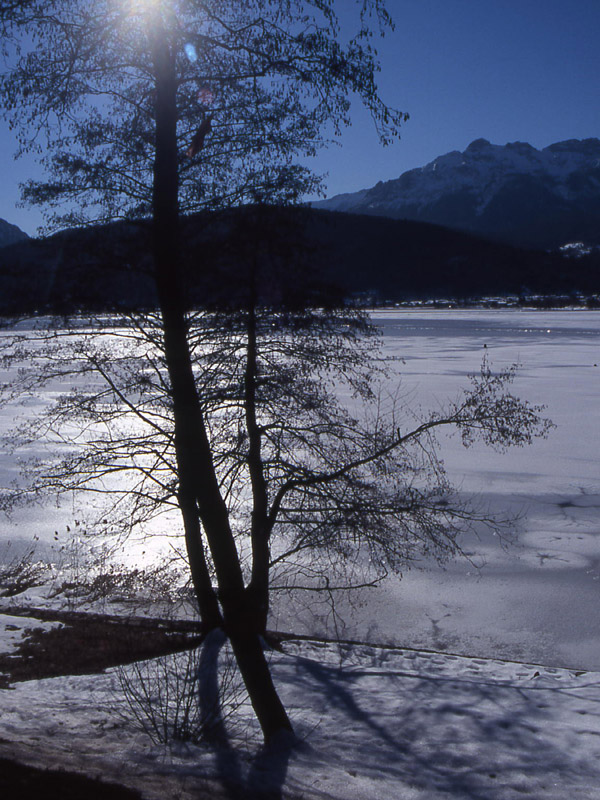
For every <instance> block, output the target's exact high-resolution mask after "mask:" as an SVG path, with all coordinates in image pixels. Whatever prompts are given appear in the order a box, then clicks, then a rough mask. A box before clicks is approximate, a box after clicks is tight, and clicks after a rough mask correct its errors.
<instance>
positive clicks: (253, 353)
mask: <svg viewBox="0 0 600 800" xmlns="http://www.w3.org/2000/svg"><path fill="white" fill-rule="evenodd" d="M255 272H256V270H255V269H254V270H253V271H252V274H251V277H250V280H251V286H250V297H249V301H248V308H247V311H246V336H247V344H246V371H245V376H244V406H245V411H246V430H247V432H248V469H249V473H250V482H251V484H252V523H251V541H252V577H251V580H250V585H249V586H248V589H247V591H246V596H247V603H248V606H249V608H250V609H251V614H252V617H251V620H250V624H251V625H252V626H253V627H254V629H255V630H256V631H257V632H258V633H260V634H262V635H264V634H265V633H266V630H267V618H268V615H269V566H270V560H271V554H270V549H269V532H268V513H269V505H268V503H269V501H268V494H267V483H266V480H265V473H264V464H263V460H262V433H261V429H260V426H259V423H258V419H257V415H256V391H257V380H258V345H257V320H256V304H257V297H256V274H255Z"/></svg>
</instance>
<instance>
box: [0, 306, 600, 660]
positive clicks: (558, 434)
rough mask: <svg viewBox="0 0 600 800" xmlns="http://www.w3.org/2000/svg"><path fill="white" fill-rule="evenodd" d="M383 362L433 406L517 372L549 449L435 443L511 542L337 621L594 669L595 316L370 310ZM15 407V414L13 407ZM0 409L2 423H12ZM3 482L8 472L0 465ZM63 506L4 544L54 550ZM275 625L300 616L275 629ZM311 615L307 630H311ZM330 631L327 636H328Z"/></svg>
mask: <svg viewBox="0 0 600 800" xmlns="http://www.w3.org/2000/svg"><path fill="white" fill-rule="evenodd" d="M374 319H375V322H376V323H377V325H379V326H380V327H381V330H382V333H383V342H384V351H385V353H386V354H387V355H393V356H396V357H401V358H402V359H403V362H402V363H400V364H398V366H397V371H398V379H397V380H396V379H394V380H393V381H392V383H393V384H394V385H396V384H397V383H398V381H400V390H401V393H402V395H403V396H405V397H406V398H407V402H408V404H409V405H413V406H414V405H416V404H421V405H422V406H423V407H424V408H428V407H435V406H436V405H438V404H440V403H443V402H444V400H445V399H446V398H448V397H450V398H452V397H453V396H454V395H455V394H456V392H457V391H458V390H459V388H460V387H462V386H465V385H466V383H467V381H468V378H467V376H468V375H469V374H471V373H474V372H477V371H478V369H479V367H480V364H481V360H482V358H483V356H484V354H487V356H488V357H489V359H490V361H491V363H492V366H493V367H494V368H501V367H506V366H508V365H510V364H512V363H514V362H519V363H520V364H521V370H520V372H519V377H518V379H517V381H516V383H515V392H516V393H517V394H519V395H521V396H523V397H524V398H527V399H528V400H530V401H531V402H534V403H543V404H545V405H546V406H547V415H548V416H549V417H550V418H551V419H552V420H553V421H554V423H555V424H556V426H557V427H556V429H555V430H553V431H552V432H551V434H550V436H549V438H548V439H547V440H540V441H536V442H535V443H534V444H533V445H532V446H531V447H529V448H525V449H517V450H512V451H509V452H508V453H506V454H497V453H493V452H491V451H487V450H486V449H485V448H484V447H482V446H477V447H473V448H471V449H469V450H464V449H463V448H462V446H461V444H460V441H459V440H458V438H450V439H448V440H444V441H443V442H442V443H441V444H442V454H443V457H444V460H445V463H446V467H447V469H448V473H449V475H450V477H451V479H452V480H453V482H454V483H455V485H456V486H458V488H459V489H460V490H461V491H462V492H464V493H465V494H466V495H468V496H469V497H473V496H475V497H477V498H478V502H480V503H481V504H482V505H483V506H485V507H489V508H490V510H491V511H492V512H495V513H497V514H499V515H500V516H506V515H507V514H515V515H519V514H520V515H522V518H521V519H520V521H519V524H518V527H519V531H518V533H519V538H518V543H517V544H516V545H513V546H511V547H510V548H508V549H503V548H502V547H501V546H500V544H499V542H498V541H497V539H496V538H494V537H493V536H491V535H490V534H489V533H487V532H482V533H481V536H480V538H476V537H474V536H473V537H471V538H470V539H465V541H464V542H463V547H464V549H465V550H466V551H468V552H469V553H471V554H472V557H473V561H474V562H475V563H474V564H473V563H469V561H466V560H457V561H454V562H452V563H450V564H448V565H446V566H445V567H444V568H440V567H438V566H437V565H433V564H428V563H424V564H423V565H422V568H421V569H413V570H412V571H410V572H407V573H405V574H404V576H403V578H402V580H398V579H390V580H388V581H387V582H386V583H385V584H384V585H383V586H382V587H381V588H379V589H376V590H372V591H370V592H369V593H367V594H366V595H365V596H364V597H363V598H361V600H362V601H364V602H363V603H362V604H360V605H358V606H357V607H355V608H353V609H351V610H350V609H349V610H347V612H345V613H344V620H345V628H344V629H343V630H341V631H340V632H341V634H342V635H344V636H346V637H348V638H367V637H369V638H370V639H371V640H372V641H373V642H393V643H395V644H400V645H406V646H412V647H426V648H432V649H437V650H445V651H448V652H455V653H461V654H466V655H475V656H494V657H500V658H508V659H516V660H523V661H533V662H539V663H544V664H547V665H551V666H552V665H556V666H567V667H574V668H582V669H585V668H587V669H600V613H599V612H600V570H599V567H600V513H599V512H600V467H599V460H598V451H599V449H600V367H599V366H597V365H598V364H599V363H600V312H586V311H560V312H548V311H543V312H534V311H517V310H510V311H505V310H502V311H488V310H485V311H477V310H469V311H457V310H417V309H414V310H389V311H378V312H376V313H375V315H374ZM13 411H14V409H13ZM11 413H12V412H11V411H10V410H6V409H3V410H2V412H1V414H4V416H2V415H0V427H2V428H3V429H6V427H8V425H9V423H10V419H9V418H8V416H7V415H10V414H11ZM0 472H1V473H2V474H1V477H2V482H3V483H4V482H5V481H6V480H8V479H9V478H10V477H11V474H13V473H14V465H13V464H12V463H11V462H10V460H9V459H6V458H4V459H3V460H2V462H1V463H0ZM73 515H74V511H73V510H72V509H69V508H62V509H54V508H51V507H48V506H46V507H44V508H42V509H40V508H32V509H28V510H27V511H24V512H22V513H19V514H18V515H17V516H16V517H15V520H14V522H13V523H11V522H9V521H4V520H3V521H2V522H1V525H0V556H1V554H2V543H4V542H7V541H8V540H12V541H15V540H19V539H21V540H22V541H24V542H30V541H31V538H32V536H33V535H37V536H39V537H40V538H41V540H42V541H45V542H51V541H52V538H53V535H54V531H55V530H56V529H59V530H64V528H65V525H66V524H69V523H70V522H72V520H73ZM275 622H276V623H277V624H279V625H280V626H281V627H282V628H287V627H291V626H293V627H295V628H296V629H298V630H299V626H298V622H297V620H294V621H292V620H289V619H285V618H283V617H282V618H281V619H278V620H275ZM320 624H321V623H320V621H319V620H318V619H307V620H306V627H307V628H308V629H310V630H311V631H314V630H315V627H316V628H318V627H319V625H320ZM330 632H331V630H330Z"/></svg>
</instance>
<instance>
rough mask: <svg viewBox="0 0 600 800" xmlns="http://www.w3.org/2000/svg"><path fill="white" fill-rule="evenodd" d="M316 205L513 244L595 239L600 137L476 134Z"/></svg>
mask: <svg viewBox="0 0 600 800" xmlns="http://www.w3.org/2000/svg"><path fill="white" fill-rule="evenodd" d="M313 205H314V207H316V208H321V209H324V210H330V211H343V212H352V213H356V214H369V215H371V216H383V217H391V218H394V219H409V220H414V221H417V222H430V223H433V224H437V225H443V226H445V227H449V228H453V229H455V230H462V231H466V232H469V233H475V234H478V235H481V236H485V237H489V238H493V239H496V240H500V241H504V242H508V243H510V244H514V245H518V246H526V247H533V248H543V249H553V248H558V247H560V246H562V245H564V244H566V243H568V242H572V241H584V242H586V243H588V244H600V139H596V138H589V139H582V140H579V139H567V140H565V141H562V142H556V143H554V144H551V145H549V146H548V147H545V148H543V149H542V150H538V149H536V148H535V147H533V146H532V145H530V144H528V143H527V142H509V143H508V144H506V145H495V144H491V143H490V142H489V141H488V140H487V139H475V140H474V141H473V142H471V144H470V145H469V146H468V147H467V148H466V149H465V150H464V151H463V152H460V151H458V150H453V151H451V152H449V153H446V154H445V155H442V156H438V157H437V158H435V159H434V160H433V161H431V162H430V163H429V164H426V165H425V166H423V167H418V168H416V169H412V170H408V171H407V172H404V173H402V174H401V175H400V176H399V177H398V178H394V179H392V180H389V181H379V182H378V183H377V184H375V185H374V186H372V187H371V188H368V189H361V190H359V191H357V192H353V193H345V194H341V195H336V196H334V197H332V198H329V199H327V200H322V201H317V202H316V203H314V204H313Z"/></svg>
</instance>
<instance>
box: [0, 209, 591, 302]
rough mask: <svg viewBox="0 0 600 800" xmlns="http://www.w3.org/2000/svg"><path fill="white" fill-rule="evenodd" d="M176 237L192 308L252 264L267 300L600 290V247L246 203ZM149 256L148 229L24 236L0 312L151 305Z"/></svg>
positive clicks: (8, 252) (6, 272)
mask: <svg viewBox="0 0 600 800" xmlns="http://www.w3.org/2000/svg"><path fill="white" fill-rule="evenodd" d="M182 239H183V257H184V259H185V263H186V269H187V281H188V285H187V291H188V296H189V298H190V304H191V305H202V304H203V303H210V302H213V301H215V300H218V301H220V302H222V301H225V302H227V299H228V298H229V300H231V298H232V297H233V294H232V292H233V289H232V287H234V286H236V287H238V288H239V287H240V286H243V285H244V280H245V277H246V278H247V277H248V269H249V265H250V264H254V265H256V263H259V262H260V264H261V265H262V266H261V267H260V275H259V278H258V279H259V281H260V282H261V286H262V290H261V291H262V295H263V297H264V299H265V300H266V301H277V300H278V299H281V298H282V297H283V296H286V297H288V298H289V297H290V296H296V297H297V298H298V301H299V302H301V301H302V299H303V298H304V294H305V290H306V287H307V286H308V285H309V284H310V285H311V286H317V285H318V286H319V287H320V289H321V290H323V289H324V290H325V291H327V292H331V291H332V287H338V288H339V290H340V291H341V292H342V293H343V294H345V295H356V294H360V293H369V294H371V295H373V296H374V297H376V298H377V299H378V300H380V301H402V300H409V299H425V298H427V299H435V298H442V297H444V298H448V297H450V298H457V299H460V298H474V297H475V298H476V297H481V296H485V295H490V294H493V295H509V294H510V295H514V294H517V295H518V294H531V293H536V294H546V295H549V294H570V293H573V292H582V293H584V294H594V293H598V292H600V257H599V256H598V254H587V255H580V256H579V257H576V258H575V257H570V258H567V257H565V256H564V255H561V254H559V253H547V252H543V251H535V250H525V249H519V248H516V247H511V246H508V245H502V244H497V243H493V242H489V241H487V240H485V239H481V238H478V237H476V236H472V235H468V234H463V233H459V232H456V231H452V230H449V229H447V228H443V227H440V226H436V225H432V224H428V223H419V222H410V221H406V220H393V219H385V218H378V217H372V216H361V215H353V214H347V213H339V212H330V211H323V210H314V209H308V208H304V209H293V210H291V209H287V210H284V209H274V208H271V209H265V208H262V209H256V208H250V209H246V210H244V211H237V212H229V213H227V214H221V215H218V216H216V215H202V216H195V217H190V218H187V219H186V220H185V221H184V224H183V235H182ZM150 263H151V261H150V234H149V228H148V227H147V226H144V225H134V224H128V223H127V224H126V223H117V224H114V225H111V226H105V227H97V228H88V229H82V230H71V231H65V232H62V233H59V234H56V235H54V236H52V237H49V238H46V239H40V240H34V239H29V240H27V241H24V242H20V243H17V244H14V245H11V246H9V247H5V248H2V250H0V312H1V313H3V314H10V313H22V312H26V311H27V312H29V311H33V310H37V311H40V312H49V311H65V312H69V311H74V310H78V309H95V310H110V309H112V308H115V307H117V308H139V307H149V306H152V305H153V304H154V291H153V286H152V280H151V278H150ZM275 273H276V277H275ZM244 276H245V277H244ZM311 297H312V298H313V299H314V298H315V297H318V295H314V294H312V295H311ZM234 302H235V300H234Z"/></svg>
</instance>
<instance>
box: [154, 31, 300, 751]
mask: <svg viewBox="0 0 600 800" xmlns="http://www.w3.org/2000/svg"><path fill="white" fill-rule="evenodd" d="M153 57H154V67H155V80H156V100H155V104H156V105H155V114H156V156H155V164H154V186H153V222H154V227H153V233H154V240H153V248H154V267H155V278H156V286H157V293H158V298H159V305H160V309H161V314H162V323H163V340H164V348H165V361H166V365H167V370H168V373H169V379H170V383H171V392H172V400H173V418H174V426H175V452H176V457H177V468H178V476H179V484H180V495H179V498H180V500H181V501H183V507H182V509H181V510H182V513H183V514H184V522H185V521H186V520H187V522H188V523H189V524H188V525H186V537H187V536H188V535H189V541H187V546H188V556H189V558H190V566H191V569H192V574H193V575H194V580H195V581H196V580H197V581H198V586H199V594H200V595H202V597H203V598H205V603H206V606H210V609H211V610H210V611H209V612H208V613H210V615H211V618H212V617H213V615H214V603H216V599H215V600H214V602H213V595H214V591H213V589H212V586H210V583H208V584H207V580H208V581H209V580H210V578H209V571H208V567H207V564H206V559H205V555H204V549H203V546H202V539H201V537H200V536H199V533H198V537H196V531H195V529H194V525H193V524H192V522H191V519H190V515H191V514H193V509H194V505H196V508H197V513H198V515H199V517H200V520H201V522H202V526H203V528H204V531H205V533H206V536H207V539H208V544H209V547H210V551H211V555H212V558H213V563H214V566H215V572H216V575H217V583H218V586H219V600H220V604H221V608H222V610H223V622H224V627H225V632H226V633H227V635H228V636H229V637H230V639H231V642H232V646H233V650H234V653H235V656H236V660H237V662H238V666H239V668H240V672H241V674H242V677H243V679H244V683H245V685H246V688H247V690H248V694H249V696H250V701H251V703H252V706H253V708H254V710H255V713H256V716H257V718H258V721H259V723H260V725H261V728H262V731H263V734H264V736H265V739H267V740H268V739H271V738H272V737H273V736H274V735H275V734H276V733H277V732H278V731H280V730H282V729H283V730H291V729H292V726H291V723H290V721H289V718H288V716H287V714H286V711H285V709H284V707H283V704H282V703H281V700H280V698H279V696H278V694H277V691H276V689H275V686H274V684H273V681H272V679H271V675H270V672H269V667H268V664H267V661H266V659H265V655H264V652H263V649H262V644H261V641H260V637H259V635H258V633H257V632H256V631H255V630H253V629H252V627H250V628H249V626H248V625H247V614H246V612H247V601H246V597H245V586H244V580H243V575H242V569H241V565H240V562H239V556H238V552H237V548H236V545H235V540H234V537H233V533H232V531H231V527H230V524H229V513H228V510H227V506H226V504H225V502H224V500H223V497H222V495H221V492H220V488H219V482H218V478H217V475H216V472H215V468H214V463H213V460H212V453H211V449H210V442H209V440H208V436H207V433H206V428H205V424H204V417H203V413H202V408H201V405H200V400H199V397H198V393H197V389H196V384H195V380H194V372H193V365H192V356H191V352H190V348H189V341H188V336H187V322H186V315H185V305H184V302H183V292H182V287H181V283H180V281H181V275H180V257H179V241H178V223H179V206H178V164H177V106H176V93H177V83H176V78H175V66H174V54H173V53H172V52H171V49H170V47H169V43H168V42H167V40H166V36H165V32H164V30H162V29H161V27H160V24H157V25H156V28H155V38H154V41H153ZM199 530H200V528H199V525H198V532H199ZM197 593H198V590H197ZM206 598H210V599H209V600H207V599H206Z"/></svg>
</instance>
